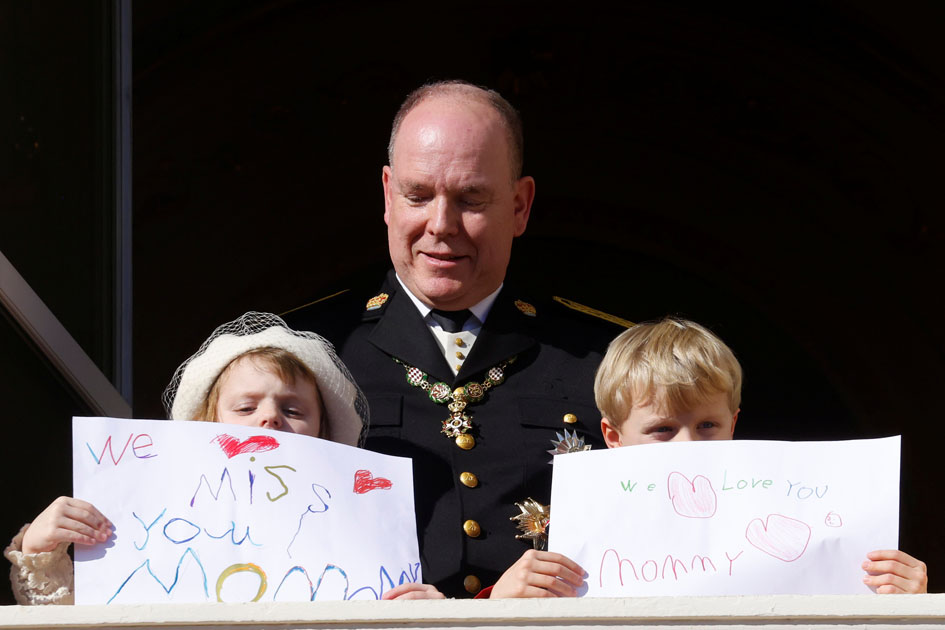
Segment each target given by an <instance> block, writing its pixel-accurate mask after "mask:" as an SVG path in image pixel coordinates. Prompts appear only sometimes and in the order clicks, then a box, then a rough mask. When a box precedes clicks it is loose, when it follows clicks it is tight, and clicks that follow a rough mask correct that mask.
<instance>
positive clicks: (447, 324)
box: [430, 308, 472, 333]
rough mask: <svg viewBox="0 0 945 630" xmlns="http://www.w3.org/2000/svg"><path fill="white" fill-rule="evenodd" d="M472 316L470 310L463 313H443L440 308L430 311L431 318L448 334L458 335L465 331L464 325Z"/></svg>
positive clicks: (464, 310) (462, 311)
mask: <svg viewBox="0 0 945 630" xmlns="http://www.w3.org/2000/svg"><path fill="white" fill-rule="evenodd" d="M471 315H472V311H470V310H469V309H468V308H466V309H463V310H461V311H441V310H440V309H438V308H435V309H433V310H432V311H430V317H432V318H433V321H435V322H436V323H437V324H439V325H440V328H442V329H443V330H445V331H446V332H448V333H457V332H460V331H461V330H462V329H463V324H465V323H466V320H467V319H469V317H470V316H471Z"/></svg>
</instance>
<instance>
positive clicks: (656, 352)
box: [594, 318, 742, 448]
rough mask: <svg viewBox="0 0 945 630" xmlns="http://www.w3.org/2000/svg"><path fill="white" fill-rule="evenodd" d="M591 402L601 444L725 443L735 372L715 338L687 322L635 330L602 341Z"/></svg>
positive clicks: (734, 414)
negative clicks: (598, 415) (606, 343)
mask: <svg viewBox="0 0 945 630" xmlns="http://www.w3.org/2000/svg"><path fill="white" fill-rule="evenodd" d="M594 396H595V398H596V400H597V407H598V409H600V411H601V414H602V415H603V418H602V419H601V422H600V428H601V432H602V433H603V434H604V441H605V442H606V443H607V446H608V447H610V448H614V447H617V446H631V445H633V444H645V443H647V442H670V441H674V440H676V441H679V440H686V441H688V440H731V439H732V435H733V433H734V431H735V422H736V421H737V420H738V411H739V407H738V406H739V404H740V403H741V396H742V368H741V366H740V365H739V364H738V360H737V359H736V358H735V355H734V354H732V351H731V350H730V349H729V347H728V346H726V345H725V344H724V343H722V340H721V339H719V338H718V337H716V336H715V335H713V334H712V333H711V332H709V331H708V330H707V329H705V328H703V327H702V326H700V325H699V324H696V323H695V322H690V321H686V320H681V319H669V318H667V319H664V320H662V321H659V322H655V323H647V324H639V325H637V326H634V327H633V328H630V329H628V330H626V331H624V332H623V333H621V334H620V336H619V337H617V338H616V339H614V340H613V341H612V342H611V343H610V347H608V349H607V354H606V356H605V357H604V360H603V361H602V362H601V365H600V368H598V370H597V378H596V380H595V382H594Z"/></svg>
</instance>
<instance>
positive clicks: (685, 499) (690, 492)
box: [666, 472, 717, 518]
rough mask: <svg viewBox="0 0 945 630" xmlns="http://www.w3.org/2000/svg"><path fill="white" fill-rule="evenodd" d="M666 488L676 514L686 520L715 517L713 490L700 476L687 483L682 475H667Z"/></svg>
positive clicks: (706, 480)
mask: <svg viewBox="0 0 945 630" xmlns="http://www.w3.org/2000/svg"><path fill="white" fill-rule="evenodd" d="M666 486H667V487H668V488H669V500H670V501H672V502H673V509H674V510H676V514H679V515H680V516H685V517H686V518H711V517H712V516H714V515H715V508H716V503H717V501H716V496H715V490H713V489H712V482H710V481H709V480H708V479H706V478H705V477H703V476H702V475H696V477H695V478H694V479H693V480H692V481H689V478H688V477H686V476H685V475H683V474H682V473H678V472H672V473H669V479H668V480H667V482H666Z"/></svg>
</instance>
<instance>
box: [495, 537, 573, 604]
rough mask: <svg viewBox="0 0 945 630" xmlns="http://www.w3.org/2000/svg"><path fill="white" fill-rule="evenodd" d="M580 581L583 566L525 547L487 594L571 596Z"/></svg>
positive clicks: (500, 595)
mask: <svg viewBox="0 0 945 630" xmlns="http://www.w3.org/2000/svg"><path fill="white" fill-rule="evenodd" d="M583 583H584V569H582V568H581V567H580V566H578V564H577V563H575V562H574V561H573V560H571V559H570V558H568V557H567V556H563V555H561V554H560V553H551V552H550V551H536V550H535V549H529V550H528V551H526V552H525V553H524V554H522V557H521V558H519V559H518V561H517V562H516V563H515V564H513V565H512V566H511V567H509V568H508V570H507V571H506V572H505V573H503V574H502V577H500V578H499V581H498V582H496V584H495V586H494V587H492V594H491V595H490V596H489V597H490V599H497V598H504V597H574V596H575V595H577V589H578V588H580V586H581V584H583Z"/></svg>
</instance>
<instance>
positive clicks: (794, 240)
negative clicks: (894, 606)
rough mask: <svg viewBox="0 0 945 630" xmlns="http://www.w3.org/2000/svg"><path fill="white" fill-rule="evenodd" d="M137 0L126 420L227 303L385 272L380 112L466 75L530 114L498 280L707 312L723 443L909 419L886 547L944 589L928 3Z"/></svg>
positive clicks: (617, 304)
mask: <svg viewBox="0 0 945 630" xmlns="http://www.w3.org/2000/svg"><path fill="white" fill-rule="evenodd" d="M153 4H154V6H149V5H148V4H147V3H137V4H136V5H135V11H136V14H135V55H136V57H135V66H136V71H135V93H134V103H135V110H134V112H135V119H134V143H135V144H134V150H135V158H134V164H135V182H134V184H135V334H136V338H135V356H136V369H135V383H136V395H135V403H136V404H135V407H136V413H137V415H139V416H157V415H160V414H161V413H162V411H161V409H160V405H159V394H160V390H161V389H162V388H163V386H164V385H165V383H166V381H167V379H168V378H169V376H170V374H171V373H172V371H173V369H174V367H176V365H177V364H178V363H179V362H180V361H181V360H182V359H183V358H184V357H185V356H187V355H188V354H189V353H190V352H192V350H193V349H194V348H196V346H197V345H198V344H199V343H200V342H201V341H202V340H203V338H204V336H205V335H206V334H207V333H208V332H209V331H210V330H211V329H212V328H213V327H214V326H215V325H216V324H218V323H220V322H222V321H225V320H227V319H231V318H233V317H235V316H236V315H238V314H239V313H241V312H243V311H245V310H250V309H259V310H271V311H275V312H280V311H284V310H286V309H289V308H291V307H293V306H295V305H298V304H301V303H304V302H305V301H308V300H310V299H312V298H314V297H318V296H319V295H323V294H326V293H328V292H329V291H331V290H332V289H333V288H335V287H338V286H344V285H345V283H347V282H349V281H352V280H353V279H354V278H356V277H358V276H359V275H364V274H371V273H373V272H374V270H375V269H376V268H377V267H379V266H381V267H383V266H384V265H385V261H386V245H385V238H384V228H383V223H382V222H381V210H382V202H381V194H380V177H379V176H380V167H381V165H382V164H383V163H384V161H385V153H384V150H385V144H386V136H387V133H388V127H389V122H390V118H391V117H392V115H393V112H394V110H395V109H396V107H397V104H398V103H399V101H400V99H401V98H402V97H403V95H404V94H405V93H406V92H408V91H409V90H410V89H412V88H413V87H415V86H416V85H418V84H419V83H421V82H423V81H424V80H427V79H430V78H445V77H461V78H465V79H468V80H471V81H475V82H479V83H484V84H488V85H490V86H494V87H496V88H498V89H499V90H500V91H502V92H503V93H504V94H506V95H507V96H508V97H509V98H510V99H511V100H512V101H513V102H514V103H515V104H516V105H517V106H518V107H519V108H520V109H521V111H522V113H523V116H524V119H525V124H526V137H527V147H526V170H527V171H528V172H529V173H530V174H532V175H534V176H535V177H536V179H537V180H538V198H537V201H536V206H535V210H534V213H533V220H532V223H531V225H530V226H529V230H528V232H527V234H526V236H525V237H523V239H522V240H521V242H520V243H518V244H517V246H516V247H517V251H516V253H515V257H514V261H515V262H514V273H515V274H517V275H518V276H519V277H520V278H521V279H522V281H523V282H525V283H528V284H529V285H530V286H532V287H534V288H535V290H536V291H548V292H552V291H553V292H555V293H558V294H562V293H563V294H565V295H567V296H568V297H571V298H572V299H574V300H577V301H579V302H582V303H586V304H591V305H593V306H595V307H597V308H600V309H602V310H607V311H610V312H614V313H616V314H619V315H621V316H623V317H626V318H628V319H635V320H641V319H648V318H653V317H658V316H661V315H663V314H666V313H678V314H681V315H684V316H687V317H691V318H693V319H696V320H698V321H701V322H703V323H705V324H707V325H709V326H710V327H712V328H713V329H715V330H716V331H717V332H718V333H720V334H721V336H722V337H723V338H724V339H726V340H727V341H728V342H729V343H730V345H731V346H732V347H733V348H734V349H735V351H736V353H737V354H738V355H739V357H740V359H741V360H742V362H743V364H744V366H745V368H746V373H747V381H746V390H745V403H744V405H743V409H744V411H743V415H742V417H741V421H740V422H739V433H740V435H741V437H761V438H777V439H829V438H851V437H865V436H878V435H888V434H896V433H902V434H903V436H904V450H903V482H902V488H903V499H902V510H903V518H902V546H903V548H905V549H907V550H909V551H912V552H913V553H915V554H916V555H918V556H920V557H922V558H923V559H925V560H927V561H928V562H929V564H930V565H932V571H933V573H932V575H933V583H932V588H933V589H937V588H938V586H937V581H936V580H935V576H936V575H937V574H936V573H935V571H936V570H937V568H938V567H941V566H945V547H943V543H942V542H941V538H940V537H939V536H938V535H937V534H938V532H937V530H936V528H935V526H934V525H933V523H934V519H933V518H930V517H931V516H933V515H938V514H940V513H941V509H940V508H936V507H927V505H926V502H925V499H924V497H927V496H928V497H934V496H936V493H937V488H938V483H937V481H938V479H939V478H940V477H941V473H940V472H939V471H938V470H937V467H936V466H935V465H934V464H932V462H934V461H935V459H936V458H937V455H938V450H939V448H940V445H941V444H942V443H943V440H945V428H943V426H942V423H941V419H942V411H941V405H940V403H939V394H938V392H939V388H940V383H941V382H942V381H943V380H945V357H943V351H945V333H943V331H942V328H941V327H940V326H939V322H940V321H941V319H942V315H943V312H942V308H941V306H940V300H939V298H938V292H939V287H940V286H941V281H940V278H941V274H942V271H943V270H945V265H943V249H942V245H943V233H945V232H943V216H942V211H941V207H942V203H941V194H940V190H939V182H938V179H939V171H940V170H941V163H942V159H941V155H940V153H941V147H942V146H945V123H943V121H945V116H943V114H945V76H943V70H942V68H945V64H943V61H945V46H943V44H942V40H941V37H940V36H939V34H938V29H937V28H936V27H935V25H940V24H942V23H943V18H945V8H942V7H941V6H940V5H938V4H937V3H931V2H928V3H924V4H917V5H912V7H911V9H910V10H909V11H908V12H907V11H906V9H901V8H898V7H892V6H891V5H886V4H876V5H875V6H866V5H863V3H852V2H851V3H845V2H834V3H800V4H799V3H791V4H789V5H783V6H771V5H768V4H762V5H757V4H745V5H738V6H731V7H727V8H725V7H718V6H708V5H703V4H701V3H691V4H679V5H674V6H672V7H668V6H666V5H665V4H663V3H619V5H618V3H593V2H592V3H580V4H579V5H578V4H573V3H572V4H570V5H568V6H566V7H562V8H556V7H553V6H550V5H549V4H548V3H545V2H521V3H515V4H510V3H494V2H486V3H479V4H477V5H476V7H475V9H470V8H469V7H468V6H467V5H450V4H444V3H436V2H417V3H409V4H406V5H405V4H402V3H383V2H361V3H357V4H352V3H343V2H321V3H303V2H277V1H271V2H238V3H229V4H227V6H226V7H225V8H220V7H194V6H192V4H191V3H184V2H172V3H166V2H165V3H153ZM618 6H619V7H620V8H619V9H618V8H617V7H618ZM863 465H864V466H867V465H869V463H868V462H864V463H863Z"/></svg>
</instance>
